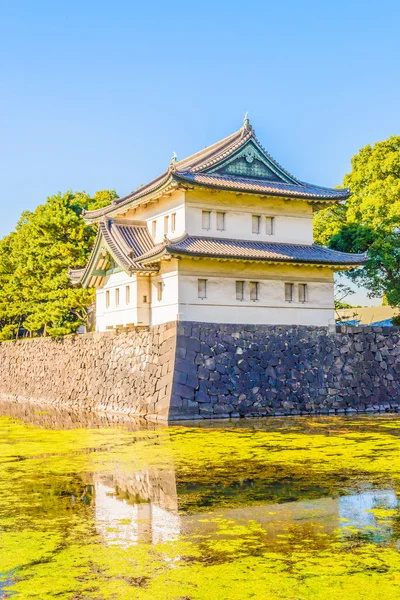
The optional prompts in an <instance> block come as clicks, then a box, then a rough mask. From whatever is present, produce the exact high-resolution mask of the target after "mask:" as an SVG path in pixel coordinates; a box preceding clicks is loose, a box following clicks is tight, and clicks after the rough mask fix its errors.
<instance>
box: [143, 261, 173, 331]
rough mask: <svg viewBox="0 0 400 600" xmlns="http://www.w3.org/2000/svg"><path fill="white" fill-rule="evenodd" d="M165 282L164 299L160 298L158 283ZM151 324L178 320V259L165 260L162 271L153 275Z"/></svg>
mask: <svg viewBox="0 0 400 600" xmlns="http://www.w3.org/2000/svg"><path fill="white" fill-rule="evenodd" d="M159 282H162V283H163V293H162V300H161V301H159V300H158V292H157V284H158V283H159ZM150 285H151V324H152V325H159V324H160V323H167V322H168V321H176V320H177V319H178V313H179V301H178V293H179V291H178V290H179V284H178V261H177V260H176V259H173V260H170V261H164V262H162V263H161V264H160V272H159V273H158V274H157V275H152V276H151V282H150Z"/></svg>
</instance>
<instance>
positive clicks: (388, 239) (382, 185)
mask: <svg viewBox="0 0 400 600" xmlns="http://www.w3.org/2000/svg"><path fill="white" fill-rule="evenodd" d="M343 183H344V186H345V187H349V188H350V190H351V192H352V195H351V196H350V198H349V199H348V200H347V201H346V202H343V203H341V204H339V205H337V206H334V207H333V208H327V209H324V210H321V211H320V212H319V213H318V214H317V215H316V218H315V223H314V235H315V240H316V241H317V242H318V243H320V244H325V245H328V246H330V247H331V248H334V249H336V250H342V251H345V252H365V251H368V262H367V263H366V265H365V266H364V267H363V268H360V269H355V270H354V271H352V272H350V273H349V277H351V278H352V279H353V280H355V281H357V282H358V283H359V284H361V285H363V286H365V287H366V288H368V290H369V293H370V296H371V297H378V296H385V297H386V298H387V302H388V304H390V305H391V306H400V136H392V137H390V138H389V139H387V140H386V141H383V142H378V143H376V144H375V145H374V146H369V145H368V146H365V147H364V148H362V149H361V150H360V152H359V153H358V154H356V155H355V156H354V157H353V159H352V171H351V173H349V174H347V175H346V176H345V178H344V181H343Z"/></svg>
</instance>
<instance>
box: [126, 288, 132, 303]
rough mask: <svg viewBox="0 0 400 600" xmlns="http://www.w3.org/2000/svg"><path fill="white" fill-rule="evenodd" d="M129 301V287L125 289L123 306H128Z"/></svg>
mask: <svg viewBox="0 0 400 600" xmlns="http://www.w3.org/2000/svg"><path fill="white" fill-rule="evenodd" d="M130 301H131V288H130V286H129V285H127V286H126V288H125V304H129V303H130Z"/></svg>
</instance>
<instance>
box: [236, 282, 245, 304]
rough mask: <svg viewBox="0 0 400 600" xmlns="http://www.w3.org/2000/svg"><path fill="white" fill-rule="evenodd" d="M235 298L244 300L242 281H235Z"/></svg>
mask: <svg viewBox="0 0 400 600" xmlns="http://www.w3.org/2000/svg"><path fill="white" fill-rule="evenodd" d="M236 300H244V281H237V282H236Z"/></svg>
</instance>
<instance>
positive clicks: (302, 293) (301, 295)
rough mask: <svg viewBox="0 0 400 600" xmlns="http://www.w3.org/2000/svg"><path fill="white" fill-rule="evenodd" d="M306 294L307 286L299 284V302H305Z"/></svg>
mask: <svg viewBox="0 0 400 600" xmlns="http://www.w3.org/2000/svg"><path fill="white" fill-rule="evenodd" d="M307 293H308V289H307V284H306V283H299V302H307V299H308V298H307Z"/></svg>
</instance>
